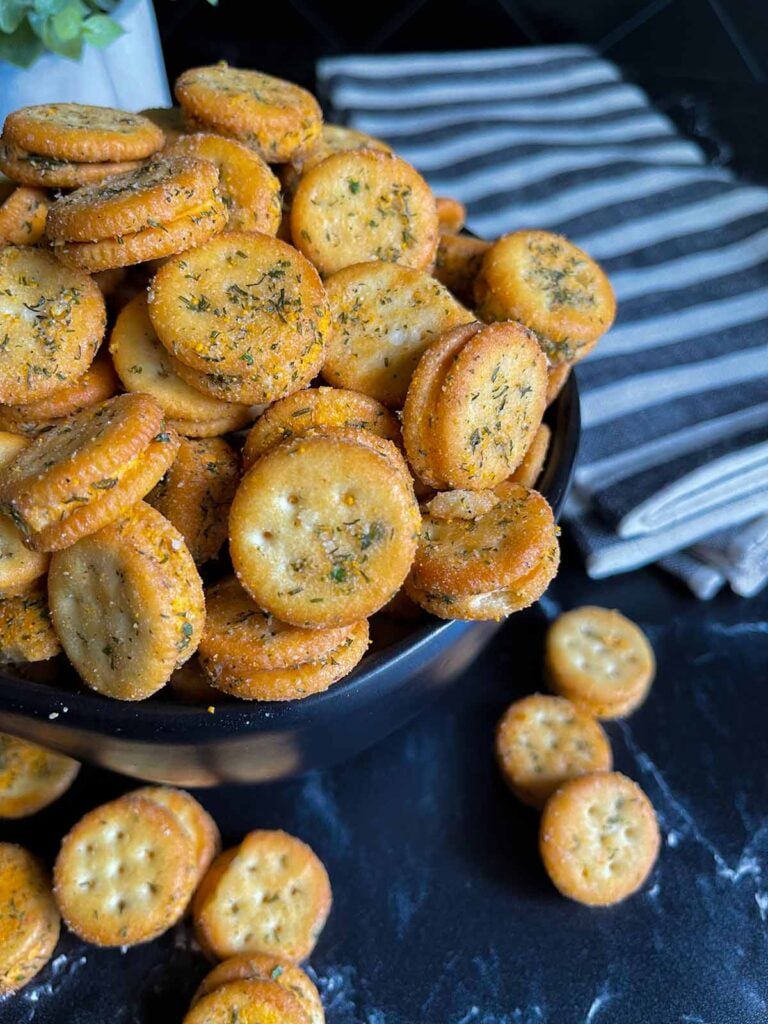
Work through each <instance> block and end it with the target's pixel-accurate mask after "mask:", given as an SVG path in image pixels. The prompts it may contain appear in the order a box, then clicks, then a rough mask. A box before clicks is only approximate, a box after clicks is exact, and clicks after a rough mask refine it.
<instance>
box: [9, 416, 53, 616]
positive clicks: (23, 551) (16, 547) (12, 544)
mask: <svg viewBox="0 0 768 1024" xmlns="http://www.w3.org/2000/svg"><path fill="white" fill-rule="evenodd" d="M28 444H29V442H28V441H27V440H26V438H23V437H19V436H18V435H17V434H8V433H5V432H2V431H0V472H2V471H3V470H5V468H6V467H7V466H9V465H10V464H11V463H12V462H13V460H14V459H15V458H16V456H17V455H18V454H19V452H21V451H23V450H24V448H26V447H27V445H28ZM49 561H50V556H49V555H46V554H43V553H42V552H40V551H30V550H29V548H28V547H27V545H26V544H25V542H24V535H23V533H22V532H21V530H20V529H19V527H18V526H17V525H16V523H14V521H13V520H12V519H11V518H10V517H9V516H4V515H0V599H2V598H5V597H16V596H18V595H22V594H24V593H26V592H27V591H28V590H29V588H30V586H31V585H32V584H33V583H34V582H35V580H37V579H39V578H40V577H41V576H43V575H45V573H46V572H47V571H48V562H49Z"/></svg>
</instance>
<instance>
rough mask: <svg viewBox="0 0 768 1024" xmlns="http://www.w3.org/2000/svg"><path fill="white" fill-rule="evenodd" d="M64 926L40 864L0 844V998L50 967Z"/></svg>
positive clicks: (11, 846)
mask: <svg viewBox="0 0 768 1024" xmlns="http://www.w3.org/2000/svg"><path fill="white" fill-rule="evenodd" d="M60 926H61V924H60V918H59V912H58V910H57V909H56V903H55V902H54V899H53V895H52V893H51V884H50V880H49V878H48V875H47V873H46V872H45V871H44V870H43V868H42V866H41V865H40V863H39V862H38V860H37V859H36V858H35V857H33V856H32V854H31V853H28V852H27V851H26V850H25V849H23V847H21V846H16V845H15V844H13V843H0V996H4V995H8V994H9V993H11V992H17V991H18V990H19V989H20V988H22V987H23V986H24V985H26V984H27V982H28V981H30V980H31V979H32V978H34V976H35V975H36V974H38V973H39V972H40V971H41V970H42V968H43V967H44V966H45V965H46V964H47V963H48V961H49V960H50V958H51V956H52V954H53V951H54V949H55V947H56V943H57V942H58V939H59V929H60Z"/></svg>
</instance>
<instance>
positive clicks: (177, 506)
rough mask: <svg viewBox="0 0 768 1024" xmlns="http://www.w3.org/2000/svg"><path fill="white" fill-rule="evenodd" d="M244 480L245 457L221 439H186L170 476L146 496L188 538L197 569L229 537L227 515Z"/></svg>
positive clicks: (213, 555)
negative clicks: (241, 463)
mask: <svg viewBox="0 0 768 1024" xmlns="http://www.w3.org/2000/svg"><path fill="white" fill-rule="evenodd" d="M239 481H240V458H239V456H238V454H237V452H235V450H234V449H233V448H232V447H231V446H230V445H228V444H227V442H226V441H223V440H222V439H221V438H220V437H211V438H206V439H204V440H188V439H187V438H182V439H181V442H180V445H179V450H178V453H177V455H176V458H175V459H174V461H173V463H172V465H171V466H170V467H169V468H168V469H167V470H166V472H165V475H164V476H163V478H162V479H161V480H159V481H158V483H157V484H156V485H155V487H154V489H153V490H152V491H150V493H149V494H148V495H147V502H148V503H149V504H150V505H152V506H153V507H154V508H156V509H157V510H158V512H162V514H163V515H164V516H165V518H166V519H167V520H168V521H169V522H171V523H173V525H174V526H175V527H176V529H177V530H178V531H179V533H180V534H181V535H182V537H183V538H184V541H185V543H186V545H187V547H188V548H189V551H190V554H191V555H192V557H193V558H194V560H195V562H196V563H197V564H198V565H202V563H203V562H207V561H209V560H210V559H211V558H215V557H216V555H217V554H218V553H219V550H220V548H221V546H222V544H223V543H224V541H225V540H226V539H227V517H228V515H229V507H230V505H231V504H232V498H233V497H234V494H235V490H236V489H237V485H238V483H239Z"/></svg>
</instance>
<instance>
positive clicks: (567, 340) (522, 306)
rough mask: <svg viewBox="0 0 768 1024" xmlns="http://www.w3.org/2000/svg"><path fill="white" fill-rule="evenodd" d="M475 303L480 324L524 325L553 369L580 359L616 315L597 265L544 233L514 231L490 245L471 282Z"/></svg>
mask: <svg viewBox="0 0 768 1024" xmlns="http://www.w3.org/2000/svg"><path fill="white" fill-rule="evenodd" d="M475 300H476V302H477V311H478V314H479V315H480V316H481V317H482V319H483V320H486V321H492V320H518V321H520V323H522V324H525V326H526V327H528V328H529V329H530V330H532V331H533V332H534V333H535V334H536V336H537V338H538V340H539V344H540V345H541V348H542V351H543V352H544V353H545V355H546V356H547V358H548V360H549V362H550V363H551V364H552V365H555V366H556V365H558V364H559V363H570V364H572V363H576V362H578V361H579V360H580V359H583V358H584V356H586V355H587V354H588V353H589V352H590V351H591V350H592V349H593V348H594V346H595V345H596V344H597V342H598V341H599V340H600V338H601V337H602V336H603V335H604V334H605V333H606V331H607V330H609V328H610V327H611V325H612V324H613V321H614V317H615V316H616V299H615V297H614V294H613V289H612V288H611V285H610V282H609V280H608V278H607V277H606V276H605V274H604V273H603V271H602V269H601V268H600V266H599V265H598V264H597V263H596V262H595V261H594V260H593V259H592V258H591V257H590V256H588V255H587V254H586V253H585V252H583V250H581V249H579V248H577V247H576V246H575V245H574V244H573V243H572V242H569V241H568V239H567V238H563V236H562V235H555V234H552V233H551V232H549V231H516V232H513V233H512V234H511V235H505V236H504V237H503V238H500V239H499V240H498V241H497V242H495V243H494V244H493V246H492V247H491V248H490V249H489V250H488V252H487V253H486V254H485V256H484V257H483V263H482V266H481V268H480V273H479V274H478V276H477V278H476V280H475Z"/></svg>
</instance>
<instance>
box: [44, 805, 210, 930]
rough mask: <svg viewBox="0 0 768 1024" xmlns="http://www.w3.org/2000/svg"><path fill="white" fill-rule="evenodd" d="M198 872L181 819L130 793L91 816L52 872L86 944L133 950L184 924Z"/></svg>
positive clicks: (61, 901)
mask: <svg viewBox="0 0 768 1024" xmlns="http://www.w3.org/2000/svg"><path fill="white" fill-rule="evenodd" d="M196 865H197V861H196V853H195V847H194V843H193V842H192V840H191V839H190V837H189V835H188V833H187V831H186V830H185V828H184V826H183V825H182V824H181V822H180V821H179V820H178V818H177V816H176V814H174V813H173V811H171V810H169V809H168V808H167V807H164V806H162V805H161V804H160V803H159V802H158V801H156V800H149V799H147V798H146V797H144V796H140V795H136V794H133V793H129V794H126V795H125V796H123V797H120V798H119V799H118V800H112V801H111V802H110V803H107V804H103V805H102V806H101V807H96V808H94V810H92V811H89V812H88V814H86V815H85V816H84V817H83V818H81V819H80V821H78V822H77V824H76V825H75V826H74V827H73V828H72V829H71V830H70V832H69V833H68V834H67V835H66V836H65V837H64V839H63V840H62V843H61V848H60V850H59V854H58V856H57V857H56V863H55V865H54V869H53V879H54V893H55V895H56V902H57V903H58V905H59V910H60V911H61V915H62V917H63V918H64V921H65V922H66V924H67V927H68V928H69V929H70V931H73V932H74V933H75V935H77V936H78V938H80V939H83V940H84V941H85V942H90V943H92V944H93V945H95V946H134V945H136V944H138V943H140V942H149V941H150V940H151V939H154V938H157V936H158V935H162V934H163V932H166V931H168V929H169V928H172V927H173V925H175V924H176V923H177V921H179V920H180V919H181V917H182V916H183V914H184V912H185V910H186V909H187V906H188V904H189V901H190V899H191V897H192V893H193V891H194V887H195V884H196V881H197V866H196Z"/></svg>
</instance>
